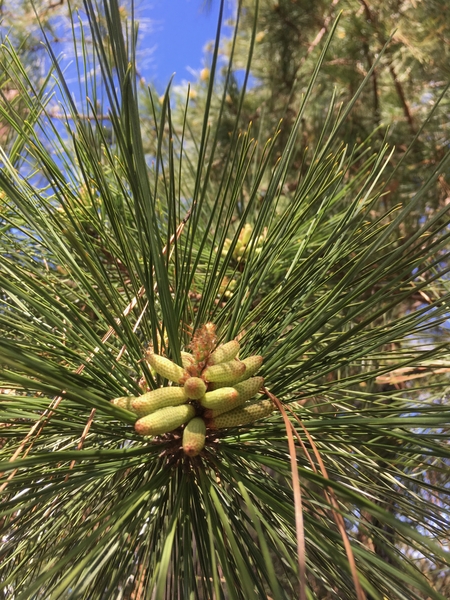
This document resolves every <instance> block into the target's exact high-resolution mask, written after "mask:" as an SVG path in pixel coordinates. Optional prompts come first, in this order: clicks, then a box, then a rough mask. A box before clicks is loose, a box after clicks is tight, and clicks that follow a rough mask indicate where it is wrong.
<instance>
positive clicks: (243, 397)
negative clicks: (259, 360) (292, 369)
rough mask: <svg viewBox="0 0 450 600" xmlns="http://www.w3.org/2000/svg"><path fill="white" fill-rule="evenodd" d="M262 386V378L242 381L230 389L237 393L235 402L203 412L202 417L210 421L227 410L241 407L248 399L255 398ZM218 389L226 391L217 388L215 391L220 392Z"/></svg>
mask: <svg viewBox="0 0 450 600" xmlns="http://www.w3.org/2000/svg"><path fill="white" fill-rule="evenodd" d="M263 385H264V377H251V378H250V379H247V380H246V381H242V382H241V383H236V384H234V386H233V388H232V389H235V390H236V391H237V392H238V397H237V398H236V400H235V401H234V402H233V403H232V404H228V405H225V404H224V405H223V407H221V408H215V409H213V410H207V411H206V412H205V415H204V416H205V417H206V418H209V419H211V418H214V417H217V416H218V415H221V414H223V413H225V412H228V411H229V410H233V409H234V408H237V407H238V406H241V405H242V404H244V403H245V402H247V400H250V398H253V396H255V395H256V394H257V393H258V391H259V390H260V389H261V388H262V386H263ZM220 389H228V388H219V389H217V390H215V391H217V392H220ZM208 393H212V392H208Z"/></svg>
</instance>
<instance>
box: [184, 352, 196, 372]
mask: <svg viewBox="0 0 450 600" xmlns="http://www.w3.org/2000/svg"><path fill="white" fill-rule="evenodd" d="M181 362H182V363H183V367H184V368H185V369H187V368H188V367H191V366H192V365H193V364H195V358H194V357H193V356H192V354H190V353H189V352H181Z"/></svg>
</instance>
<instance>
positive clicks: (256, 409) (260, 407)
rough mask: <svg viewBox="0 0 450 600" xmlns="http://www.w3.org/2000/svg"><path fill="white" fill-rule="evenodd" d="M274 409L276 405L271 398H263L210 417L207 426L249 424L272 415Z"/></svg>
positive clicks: (217, 427)
mask: <svg viewBox="0 0 450 600" xmlns="http://www.w3.org/2000/svg"><path fill="white" fill-rule="evenodd" d="M274 410H275V406H274V404H273V403H272V401H271V400H261V402H256V403H255V404H249V405H248V406H244V407H239V408H235V409H234V410H231V411H229V412H226V413H223V414H222V415H219V416H218V417H214V418H213V419H209V420H208V422H207V426H208V427H209V428H210V429H225V428H227V427H238V426H239V425H247V424H248V423H253V421H257V420H258V419H262V418H263V417H267V415H270V413H272V412H273V411H274Z"/></svg>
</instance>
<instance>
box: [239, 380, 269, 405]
mask: <svg viewBox="0 0 450 600" xmlns="http://www.w3.org/2000/svg"><path fill="white" fill-rule="evenodd" d="M263 385H264V377H250V379H246V380H245V381H242V382H241V383H235V384H234V386H233V387H234V389H235V390H237V392H238V394H239V403H242V404H243V403H244V402H246V401H247V400H250V398H253V396H254V395H255V394H257V393H258V391H259V390H260V389H261V388H262V386H263Z"/></svg>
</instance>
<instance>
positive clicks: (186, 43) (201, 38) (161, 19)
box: [136, 0, 234, 92]
mask: <svg viewBox="0 0 450 600" xmlns="http://www.w3.org/2000/svg"><path fill="white" fill-rule="evenodd" d="M225 4H226V11H225V19H227V18H230V17H231V15H232V7H233V5H234V2H233V1H232V0H226V2H225ZM204 5H205V2H204V0H141V2H140V3H139V2H137V3H136V6H137V9H136V14H137V19H138V20H139V21H141V45H140V51H141V53H140V57H139V64H140V68H141V71H142V75H143V76H144V77H145V79H146V80H147V81H148V82H149V83H150V82H153V83H155V84H156V86H157V89H158V91H160V92H162V91H163V90H164V88H165V87H166V85H167V83H168V81H169V79H170V77H171V76H172V74H173V73H174V72H175V73H176V75H175V83H176V84H180V83H181V82H182V81H184V80H185V81H186V80H187V81H193V80H194V76H193V75H192V72H191V71H190V69H193V70H197V71H199V70H200V69H202V68H203V67H204V66H205V65H204V62H203V56H204V46H205V44H206V43H207V42H208V41H210V40H213V39H214V38H215V35H216V29H217V20H218V15H219V5H220V0H211V2H210V3H209V8H204ZM228 31H229V30H228Z"/></svg>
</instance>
